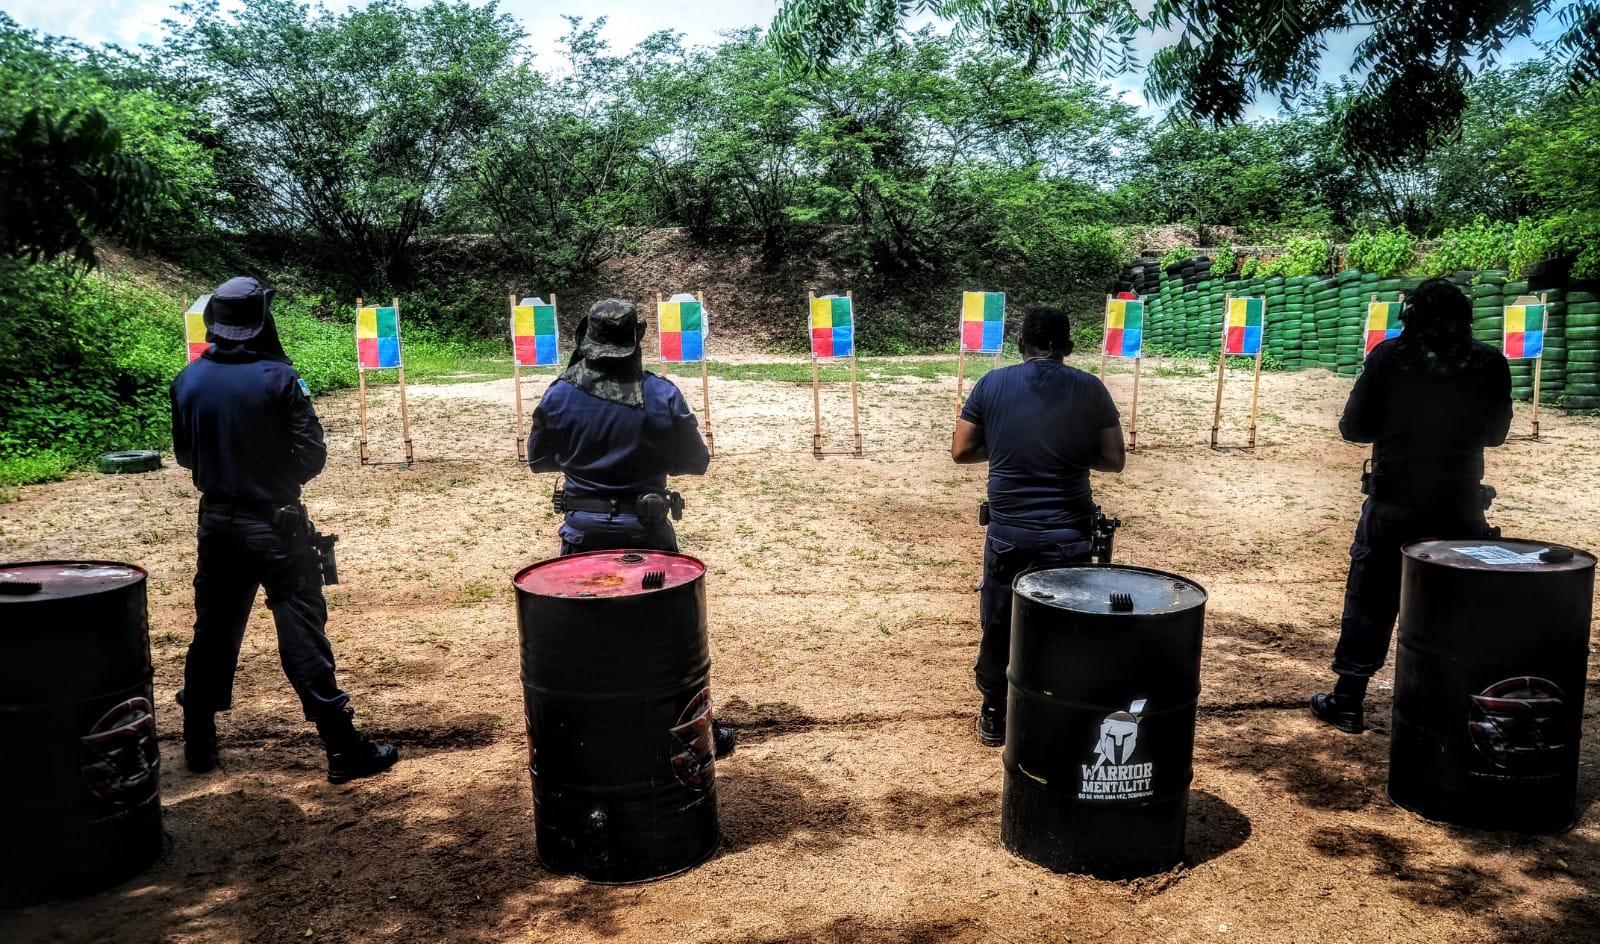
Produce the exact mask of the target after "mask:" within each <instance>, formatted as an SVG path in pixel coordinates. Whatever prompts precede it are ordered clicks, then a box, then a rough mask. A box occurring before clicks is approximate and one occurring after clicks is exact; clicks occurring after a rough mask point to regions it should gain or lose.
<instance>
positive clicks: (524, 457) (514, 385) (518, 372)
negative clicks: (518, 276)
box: [506, 292, 560, 464]
mask: <svg viewBox="0 0 1600 944" xmlns="http://www.w3.org/2000/svg"><path fill="white" fill-rule="evenodd" d="M506 298H507V300H508V301H509V303H510V306H511V308H510V312H511V318H512V321H513V322H515V320H516V317H517V293H516V292H511V293H510V294H508V295H507V296H506ZM550 307H551V308H555V307H556V296H555V293H553V292H552V293H551V295H550ZM558 331H559V329H558ZM557 360H559V358H557ZM557 366H560V365H559V364H558V365H557ZM511 389H512V391H513V392H514V394H513V395H514V398H515V399H516V402H517V461H518V462H521V463H523V464H526V463H527V461H528V440H527V437H525V436H523V435H522V428H523V427H522V363H521V362H520V361H518V360H517V339H516V336H515V335H513V336H512V338H511Z"/></svg>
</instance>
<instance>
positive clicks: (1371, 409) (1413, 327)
mask: <svg viewBox="0 0 1600 944" xmlns="http://www.w3.org/2000/svg"><path fill="white" fill-rule="evenodd" d="M1400 320H1401V322H1402V324H1403V326H1404V327H1403V328H1402V329H1401V331H1400V336H1399V337H1398V338H1391V339H1390V340H1387V341H1383V342H1381V343H1379V344H1378V345H1377V346H1376V347H1374V348H1373V349H1372V351H1371V353H1369V354H1368V355H1367V359H1366V362H1365V363H1364V364H1363V365H1362V368H1361V375H1360V376H1359V377H1357V378H1356V383H1355V386H1354V387H1353V388H1352V389H1351V391H1350V399H1349V400H1348V401H1347V402H1346V403H1345V406H1344V416H1343V417H1341V418H1340V420H1339V433H1340V435H1342V436H1343V437H1344V438H1345V439H1347V440H1349V441H1350V442H1354V443H1372V469H1371V472H1370V473H1369V474H1367V475H1363V476H1362V487H1361V491H1362V493H1363V494H1365V495H1366V496H1367V499H1366V502H1365V503H1364V504H1363V505H1362V506H1361V519H1360V521H1358V522H1357V523H1356V535H1355V540H1354V541H1353V542H1352V543H1351V545H1350V575H1349V579H1348V580H1347V582H1346V584H1345V592H1344V615H1343V617H1342V618H1341V619H1340V621H1339V642H1338V644H1337V645H1336V646H1335V647H1334V650H1333V672H1334V676H1335V680H1334V686H1333V691H1331V692H1323V693H1319V694H1316V695H1313V696H1311V713H1312V714H1314V715H1316V717H1317V718H1318V719H1319V720H1321V721H1323V722H1325V723H1326V724H1329V725H1332V726H1333V727H1335V728H1338V729H1339V730H1340V731H1345V732H1348V733H1351V734H1359V733H1360V732H1361V731H1362V730H1364V729H1365V727H1366V723H1365V720H1366V719H1365V717H1364V712H1363V707H1362V706H1363V702H1364V701H1365V699H1366V694H1367V682H1368V680H1369V679H1371V678H1372V676H1373V675H1374V674H1375V673H1376V672H1377V671H1378V670H1379V669H1380V668H1382V667H1383V663H1384V660H1385V659H1386V658H1387V657H1388V655H1389V642H1390V639H1391V638H1392V637H1393V635H1394V621H1395V617H1396V616H1397V615H1398V614H1399V610H1400V560H1401V559H1400V549H1401V548H1402V547H1404V546H1405V545H1407V544H1410V543H1412V542H1414V541H1421V540H1424V539H1428V538H1437V539H1441V540H1448V539H1452V538H1473V537H1480V536H1485V535H1487V534H1489V533H1491V532H1490V528H1489V525H1488V522H1487V521H1486V520H1485V519H1484V514H1483V513H1484V511H1485V510H1486V509H1487V508H1488V507H1489V501H1488V500H1489V498H1490V497H1491V496H1492V494H1493V493H1492V491H1491V490H1488V489H1486V488H1485V487H1484V486H1483V485H1481V484H1480V483H1481V480H1482V479H1483V449H1484V447H1485V446H1498V445H1500V444H1501V443H1503V442H1505V441H1506V432H1507V431H1508V430H1509V429H1510V428H1511V368H1510V366H1509V365H1508V364H1507V363H1506V359H1505V355H1503V354H1501V353H1500V352H1499V351H1497V350H1495V349H1494V348H1492V347H1490V346H1489V345H1487V344H1484V343H1482V342H1481V341H1475V340H1473V338H1472V302H1471V301H1470V300H1468V298H1467V297H1466V296H1465V295H1463V294H1462V293H1461V290H1460V289H1459V288H1457V287H1456V286H1455V284H1454V283H1452V282H1450V281H1449V280H1447V279H1431V280H1429V281H1427V282H1424V283H1422V284H1421V285H1419V286H1418V287H1417V290H1416V291H1415V292H1413V293H1412V294H1411V295H1410V297H1408V298H1407V299H1406V304H1405V307H1404V308H1403V309H1402V310H1401V312H1400Z"/></svg>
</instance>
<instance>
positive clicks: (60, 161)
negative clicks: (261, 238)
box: [0, 13, 210, 265]
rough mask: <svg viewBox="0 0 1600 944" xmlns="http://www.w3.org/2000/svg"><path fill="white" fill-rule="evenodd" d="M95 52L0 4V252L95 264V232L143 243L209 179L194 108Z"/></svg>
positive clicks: (181, 210) (179, 212)
mask: <svg viewBox="0 0 1600 944" xmlns="http://www.w3.org/2000/svg"><path fill="white" fill-rule="evenodd" d="M90 59H91V55H90V53H89V51H88V50H85V49H83V48H82V47H80V46H78V45H77V44H75V43H72V42H70V41H67V40H61V39H57V38H54V37H44V36H39V35H38V34H36V33H34V32H31V31H26V30H23V29H21V28H20V27H18V26H17V24H16V23H15V21H13V20H11V19H10V18H9V17H7V16H6V15H5V14H4V13H0V253H5V254H7V255H12V256H21V257H24V258H27V259H30V260H33V261H41V260H46V259H53V258H56V257H58V256H63V255H65V256H70V257H71V258H72V259H74V260H75V261H77V262H80V263H83V264H86V265H93V264H94V261H95V255H94V249H93V245H92V240H93V239H94V238H95V237H111V238H116V239H120V240H123V241H125V242H141V241H143V240H144V238H145V237H147V236H148V235H149V234H150V233H151V231H152V229H154V228H158V227H161V226H163V225H166V224H168V223H170V222H171V221H172V220H174V219H176V218H180V217H187V210H186V208H185V201H186V200H187V199H188V198H189V197H190V196H192V195H193V194H194V193H196V192H198V191H203V190H204V189H205V188H206V187H207V186H208V185H209V183H210V176H209V162H208V161H207V160H206V155H205V153H204V151H203V150H202V149H200V148H198V146H196V145H195V144H194V142H193V141H192V140H190V139H189V138H187V137H186V136H185V134H184V132H185V131H186V130H187V128H188V125H187V119H188V118H189V117H191V116H189V115H187V114H186V113H185V112H184V111H183V109H182V108H180V107H177V106H173V105H170V104H168V103H166V102H164V101H162V100H161V99H159V98H158V97H156V96H153V95H149V94H147V93H141V92H124V91H120V90H118V89H116V88H114V87H113V86H112V85H111V84H110V83H109V82H108V81H106V79H105V77H104V75H103V73H102V72H101V71H100V70H99V69H98V68H97V67H95V66H94V65H93V64H92V63H91V62H90V61H88V60H90Z"/></svg>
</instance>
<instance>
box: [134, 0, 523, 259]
mask: <svg viewBox="0 0 1600 944" xmlns="http://www.w3.org/2000/svg"><path fill="white" fill-rule="evenodd" d="M179 11H180V12H181V13H183V14H184V15H185V16H186V17H189V19H188V20H187V21H181V22H180V21H168V23H167V27H168V29H169V30H170V32H171V36H170V39H169V41H168V46H167V49H166V50H165V52H166V55H167V56H169V57H170V59H171V61H172V62H173V63H175V64H176V65H177V66H178V67H180V68H182V69H183V70H184V79H185V80H186V81H188V82H190V83H193V84H194V85H196V86H197V87H198V88H199V89H200V90H201V91H200V95H201V96H202V100H203V101H204V104H205V108H206V110H207V111H208V112H209V113H210V115H211V116H212V121H213V125H214V127H215V129H216V132H217V134H218V136H219V137H220V138H221V139H222V140H223V141H224V142H225V143H226V147H227V149H228V151H229V152H230V153H231V154H232V155H234V156H236V158H237V160H238V161H239V162H240V165H241V166H242V168H243V169H244V170H245V171H246V172H247V173H246V174H244V175H242V176H241V177H240V178H238V179H233V180H230V181H228V182H227V183H228V184H229V186H230V187H231V188H232V189H233V193H232V196H233V198H234V200H235V201H236V204H237V206H238V207H239V209H240V211H241V213H242V214H246V216H245V220H246V221H247V222H248V223H249V224H251V225H252V226H254V227H257V228H262V229H267V230H277V231H280V232H296V231H299V230H302V229H309V230H311V231H312V232H314V233H316V234H317V235H319V236H320V237H322V238H323V239H324V240H325V241H326V243H327V248H328V249H329V250H330V252H329V253H328V256H327V257H328V258H332V259H337V260H339V263H338V264H340V265H341V266H342V267H343V269H344V272H345V274H346V275H348V276H349V277H350V278H351V279H352V280H355V281H356V282H361V281H363V280H369V279H379V280H389V281H391V282H395V281H402V280H403V279H404V277H405V275H406V273H407V265H408V253H409V250H410V247H411V243H412V240H413V239H414V238H415V237H416V235H417V233H418V232H419V231H420V230H421V229H422V227H423V226H424V225H426V224H427V223H429V222H430V221H431V220H432V219H433V218H434V217H435V216H436V214H437V213H438V211H439V209H440V207H441V205H442V204H443V202H444V199H445V197H446V194H447V192H448V190H449V188H450V186H451V184H452V183H453V182H455V181H456V180H457V179H458V178H459V177H461V176H462V175H463V174H464V173H465V172H466V170H467V168H468V164H469V159H470V156H471V154H472V153H473V151H474V150H475V149H476V147H477V146H478V145H479V144H480V143H481V142H482V141H483V140H484V138H485V136H486V135H487V133H488V132H489V130H490V129H491V128H493V127H495V124H496V121H497V116H496V114H495V110H494V107H493V100H492V98H491V95H490V91H491V89H492V88H494V86H495V84H496V81H497V80H498V78H499V77H500V76H501V75H502V74H503V72H504V71H505V70H506V69H507V68H508V64H509V63H510V61H511V59H512V56H513V54H514V53H515V52H516V50H517V46H518V43H519V42H520V40H521V38H522V32H521V30H520V28H518V27H517V26H516V24H515V23H514V22H513V21H512V20H511V19H510V18H509V17H507V16H504V15H501V14H500V13H499V12H498V11H497V8H496V6H495V4H494V3H492V2H491V3H489V4H486V5H485V6H482V7H473V6H471V5H470V4H468V3H465V2H459V3H448V2H444V0H433V2H430V3H428V4H426V5H424V6H420V7H412V6H409V5H407V4H405V3H404V2H401V0H377V2H374V3H372V4H371V5H370V6H368V7H366V8H365V9H351V10H349V11H347V12H346V13H344V14H340V15H335V14H332V13H329V12H327V11H326V10H324V9H321V8H318V9H317V10H316V11H315V12H312V11H311V10H310V9H308V8H307V7H305V6H302V5H300V4H297V3H295V2H293V0H259V2H255V3H252V4H248V5H246V6H244V7H242V8H241V9H239V10H238V11H237V12H235V13H232V14H230V15H227V16H225V15H224V14H223V13H222V12H221V11H220V8H219V6H218V3H217V0H204V2H201V3H198V4H185V5H183V6H181V7H179Z"/></svg>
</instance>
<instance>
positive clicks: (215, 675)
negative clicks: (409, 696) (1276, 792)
mask: <svg viewBox="0 0 1600 944" xmlns="http://www.w3.org/2000/svg"><path fill="white" fill-rule="evenodd" d="M271 298H272V293H271V292H268V291H264V290H263V289H262V287H261V285H260V283H258V282H257V281H256V280H255V279H252V278H242V277H241V278H234V279H229V280H228V281H227V282H224V283H223V284H222V285H221V286H219V287H218V288H217V290H216V292H215V293H214V294H213V295H212V296H211V300H210V302H209V303H207V305H206V309H205V316H204V317H205V323H206V340H208V341H210V342H212V346H211V347H210V348H209V349H207V350H206V352H205V353H204V354H203V355H201V357H200V358H199V359H197V360H196V361H194V363H192V364H190V365H189V366H188V367H185V368H184V369H183V371H182V372H180V373H179V374H178V376H177V378H176V379H175V380H173V382H172V389H171V396H172V443H173V452H174V453H175V455H176V456H177V460H178V464H179V465H181V466H183V467H184V468H187V469H191V470H192V471H193V473H194V484H195V487H196V488H198V489H199V490H200V493H201V497H200V523H199V529H198V537H199V560H198V566H197V567H196V570H195V577H194V608H195V623H194V641H193V642H191V643H190V644H189V654H188V658H187V660H186V661H185V663H184V676H183V678H184V686H183V688H182V689H181V690H180V691H179V692H178V703H179V704H180V705H182V706H183V742H184V743H183V752H184V759H185V761H186V762H187V764H188V767H189V769H190V770H191V771H193V772H195V773H204V772H206V771H209V770H211V769H213V768H215V767H216V766H217V764H218V755H217V725H216V713H217V712H219V711H226V710H228V709H229V708H231V707H232V706H233V679H234V673H235V671H236V669H237V667H238V663H239V646H240V644H241V643H242V642H243V640H244V633H245V625H246V623H247V622H248V621H249V619H250V610H251V607H252V606H253V605H254V603H255V596H256V590H257V589H258V588H261V587H265V588H266V591H267V608H268V609H270V610H271V611H272V617H273V621H274V622H275V623H276V624H277V628H278V654H279V656H280V658H281V659H282V662H283V671H284V674H285V675H287V676H288V677H289V683H290V684H291V685H293V686H294V691H295V694H296V695H298V696H299V697H300V705H301V707H302V708H303V709H304V710H305V715H306V719H307V720H308V721H311V722H313V723H315V724H316V726H317V733H318V734H319V735H320V736H321V738H322V743H323V745H324V747H326V749H327V754H328V780H329V781H330V782H332V783H343V782H345V781H347V780H351V779H354V778H357V777H366V776H369V775H371V774H375V773H379V772H380V771H383V770H387V769H388V768H390V767H392V766H394V763H395V762H396V761H397V760H398V759H399V756H400V754H399V751H398V750H396V749H395V748H394V747H392V746H390V745H387V744H374V743H372V741H371V740H369V739H368V738H366V737H365V736H363V735H361V734H360V733H359V732H357V731H356V729H355V726H354V725H353V723H352V721H351V716H352V714H353V712H352V711H351V709H350V708H349V701H350V696H349V695H347V694H345V692H344V691H343V690H341V689H340V688H339V685H338V682H337V681H336V680H335V678H334V662H333V648H332V646H330V645H329V643H328V636H327V633H326V632H325V626H326V624H327V621H328V607H327V603H326V602H325V601H324V599H323V596H322V579H321V573H320V569H319V567H318V561H317V553H316V550H315V548H314V547H313V545H312V538H311V533H312V529H311V526H310V522H309V521H308V520H307V518H306V511H305V506H304V505H302V504H301V503H300V488H301V486H302V485H304V484H305V483H307V482H309V481H311V479H312V478H314V477H315V476H316V475H317V474H318V473H319V472H321V471H322V466H323V463H324V462H325V461H326V459H327V455H328V451H327V447H326V446H325V445H324V443H323V436H322V424H321V423H319V422H318V421H317V414H316V411H315V410H314V409H312V406H311V399H310V397H308V396H307V394H306V390H305V385H304V384H303V383H301V381H300V375H299V374H298V373H296V372H295V369H294V366H293V364H292V363H290V361H289V358H288V357H287V356H286V355H285V354H284V352H283V345H282V344H281V343H280V342H279V340H278V332H277V327H276V326H275V325H274V323H273V320H272V314H271V311H270V305H271Z"/></svg>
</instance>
